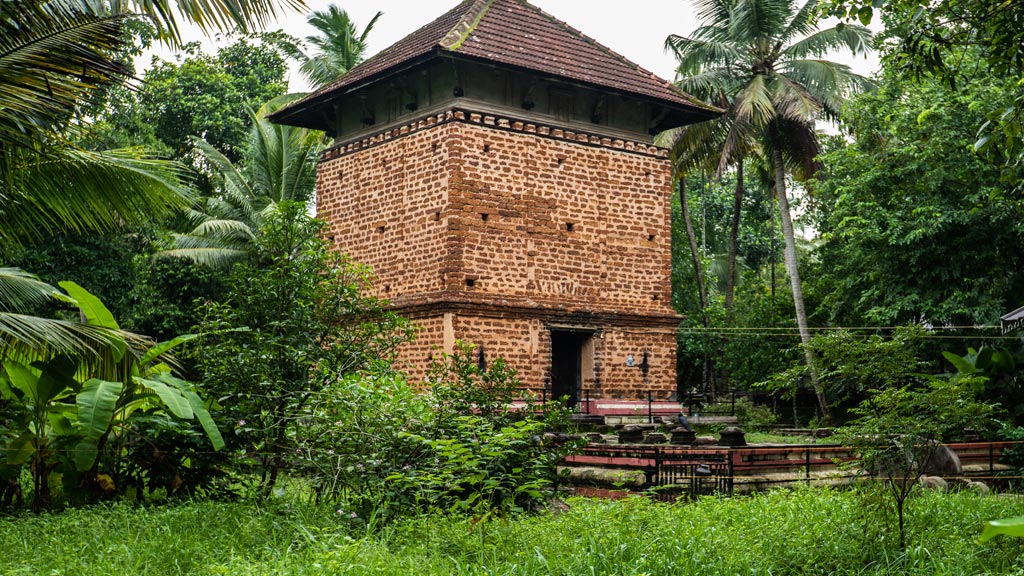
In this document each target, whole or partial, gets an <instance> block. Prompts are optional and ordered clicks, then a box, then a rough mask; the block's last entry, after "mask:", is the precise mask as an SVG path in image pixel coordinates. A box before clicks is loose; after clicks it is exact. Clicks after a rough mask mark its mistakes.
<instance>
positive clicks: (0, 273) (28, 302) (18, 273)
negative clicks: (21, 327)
mask: <svg viewBox="0 0 1024 576" xmlns="http://www.w3.org/2000/svg"><path fill="white" fill-rule="evenodd" d="M56 291H57V289H56V288H54V287H53V286H50V285H49V284H47V283H46V282H43V281H42V280H40V279H39V278H38V277H37V276H35V275H34V274H29V273H28V272H25V271H24V270H21V269H19V268H0V312H14V311H16V310H20V309H24V308H25V307H30V306H42V305H44V304H46V303H48V302H50V301H52V300H53V294H54V292H56Z"/></svg>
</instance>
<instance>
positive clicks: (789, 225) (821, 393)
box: [772, 148, 832, 423]
mask: <svg viewBox="0 0 1024 576" xmlns="http://www.w3.org/2000/svg"><path fill="white" fill-rule="evenodd" d="M772 160H773V162H774V164H775V195H776V197H777V198H778V201H779V224H780V226H781V228H782V237H783V239H784V240H785V243H786V247H785V250H784V251H783V254H784V256H785V261H786V271H787V272H788V273H789V281H790V285H791V286H792V288H793V307H794V308H795V309H796V324H797V327H798V328H799V329H800V343H801V344H803V347H804V356H805V358H806V360H807V370H808V372H809V373H810V375H811V387H812V388H814V394H815V395H816V396H817V397H818V407H819V408H820V409H821V415H822V417H823V418H824V419H825V421H826V422H829V423H831V422H832V412H831V410H830V409H829V406H828V398H826V397H825V390H824V389H823V388H822V387H821V382H820V381H819V380H818V370H817V368H816V363H815V358H814V351H813V350H812V349H811V347H810V343H811V331H810V329H809V328H808V327H807V310H806V309H805V308H804V290H803V285H802V284H801V283H800V272H799V271H798V270H797V263H796V235H795V234H794V233H793V219H792V217H791V216H790V213H789V199H788V198H787V197H786V167H785V165H784V164H783V162H782V152H781V151H780V150H779V149H778V148H775V149H774V150H772Z"/></svg>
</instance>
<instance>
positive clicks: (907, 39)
mask: <svg viewBox="0 0 1024 576" xmlns="http://www.w3.org/2000/svg"><path fill="white" fill-rule="evenodd" d="M824 6H825V8H826V11H827V12H829V13H831V14H833V15H836V16H839V17H844V18H847V19H848V20H853V19H857V20H859V21H861V22H863V23H868V22H870V21H871V20H872V18H873V17H874V15H875V9H880V11H881V13H882V21H883V22H884V23H885V26H886V37H887V39H888V43H889V45H890V47H891V49H890V50H888V52H887V55H886V59H887V60H888V65H889V66H890V67H891V68H893V69H900V70H904V71H909V72H910V73H911V74H913V75H914V76H916V77H918V78H920V77H924V76H934V77H936V78H938V79H940V80H942V81H943V82H945V83H946V84H947V85H949V86H956V85H958V84H960V83H962V82H965V81H970V80H971V79H972V78H974V77H976V75H977V70H976V69H975V67H974V66H973V65H972V64H971V63H970V59H968V60H967V61H966V62H965V60H964V55H965V54H966V53H970V52H976V53H979V54H980V55H981V57H982V58H983V60H984V62H985V65H986V66H987V67H988V68H989V69H990V70H991V71H992V73H993V75H994V76H995V77H997V78H1005V79H1007V81H1008V82H1009V83H1010V84H1011V85H1016V88H1015V89H1014V90H1013V91H1011V92H1009V93H1006V94H1004V97H1003V98H1001V99H999V100H995V101H992V102H990V103H989V105H988V106H986V107H984V108H982V109H981V111H982V112H983V114H984V115H985V117H986V119H985V120H984V122H983V123H980V124H979V125H978V127H977V141H976V142H975V144H974V147H975V148H976V149H977V150H978V151H980V152H982V153H983V155H984V156H985V157H986V158H987V159H988V160H990V161H993V162H994V164H995V165H1001V167H1002V169H1003V175H1004V177H1005V180H1006V181H1007V182H1008V183H1009V184H1010V185H1011V186H1014V187H1017V189H1018V190H1019V187H1020V185H1021V182H1022V177H1024V172H1022V168H1024V84H1021V82H1022V81H1024V20H1022V18H1024V17H1022V16H1021V14H1024V2H1022V1H1021V0H939V1H937V2H927V1H925V0H870V1H869V0H828V1H827V2H825V3H824Z"/></svg>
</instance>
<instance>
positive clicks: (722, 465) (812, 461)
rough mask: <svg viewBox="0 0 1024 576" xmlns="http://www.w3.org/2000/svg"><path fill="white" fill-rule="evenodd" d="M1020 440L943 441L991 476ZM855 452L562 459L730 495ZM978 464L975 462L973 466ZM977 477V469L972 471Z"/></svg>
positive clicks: (805, 473) (652, 449) (670, 451)
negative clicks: (741, 489)
mask: <svg viewBox="0 0 1024 576" xmlns="http://www.w3.org/2000/svg"><path fill="white" fill-rule="evenodd" d="M1013 444H1020V442H972V443H957V444H950V445H949V446H950V447H951V448H952V449H953V450H954V452H956V453H957V454H958V455H959V457H960V459H961V461H962V463H963V464H964V465H968V464H973V465H975V466H976V468H975V469H976V470H979V471H980V472H981V473H982V474H984V473H986V472H987V477H988V478H993V479H997V478H999V477H1000V476H999V473H1000V471H1001V468H1002V467H1001V466H1000V465H999V458H1000V457H1001V456H1002V453H1003V450H1004V449H1006V448H1008V447H1009V446H1010V445H1013ZM854 459H855V458H854V457H853V455H852V454H851V452H850V449H849V448H847V447H844V446H840V445H838V444H794V445H790V446H784V447H778V446H773V447H741V448H707V449H703V448H690V447H682V446H679V447H676V446H671V447H670V446H631V445H589V446H585V447H583V448H582V449H581V450H580V452H579V453H578V454H576V455H573V456H569V457H567V458H566V459H565V461H564V464H565V465H567V466H587V467H596V468H608V469H616V470H636V471H640V472H642V473H643V476H644V482H643V483H642V485H640V486H637V487H636V488H637V489H638V490H640V491H647V492H650V493H652V494H653V495H654V496H655V497H657V498H661V499H675V498H678V497H696V496H700V495H705V494H716V493H718V494H726V495H730V496H731V495H732V494H733V492H734V491H735V490H737V489H740V488H750V487H757V488H763V487H768V486H771V485H782V484H787V485H792V484H795V483H806V484H808V485H810V484H812V483H814V482H816V481H819V480H824V479H826V478H827V476H829V475H830V474H829V473H832V472H834V473H835V474H833V476H835V475H839V476H842V471H841V470H839V468H838V464H840V463H843V462H849V461H852V460H854ZM978 465H981V466H980V467H978ZM972 477H974V478H977V477H978V476H977V475H974V476H972Z"/></svg>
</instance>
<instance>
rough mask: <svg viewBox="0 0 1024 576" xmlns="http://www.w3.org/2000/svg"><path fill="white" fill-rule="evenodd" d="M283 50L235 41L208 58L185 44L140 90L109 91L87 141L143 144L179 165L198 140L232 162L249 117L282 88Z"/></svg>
mask: <svg viewBox="0 0 1024 576" xmlns="http://www.w3.org/2000/svg"><path fill="white" fill-rule="evenodd" d="M282 43H287V40H286V39H285V38H284V37H283V36H282V35H280V34H263V35H259V36H255V37H241V38H239V39H237V40H234V41H233V42H232V43H230V44H228V45H226V46H224V47H222V48H220V49H219V50H217V52H216V54H214V55H209V54H206V53H204V52H203V51H202V49H201V46H200V44H199V43H190V44H186V45H185V46H183V47H182V49H181V52H180V53H179V54H178V56H177V59H176V60H175V61H166V60H159V59H158V60H157V61H155V63H154V65H153V66H152V67H151V68H150V69H148V70H146V71H145V74H144V75H143V76H142V80H143V82H142V84H141V85H140V87H139V88H137V89H135V90H120V91H117V92H115V93H114V99H113V101H112V106H111V107H110V108H109V109H108V110H106V111H105V113H104V114H102V115H100V116H99V117H98V118H97V121H96V122H95V123H94V125H93V126H92V128H91V130H92V132H93V134H94V135H93V136H92V137H93V138H95V139H97V140H98V141H100V142H103V143H105V145H108V146H110V143H111V142H113V143H115V145H120V143H122V142H126V141H127V142H132V143H135V145H140V143H145V145H150V146H154V147H159V148H160V149H162V150H164V151H167V152H170V153H172V154H173V155H174V156H175V157H178V158H184V157H185V156H186V155H187V153H188V152H189V151H190V150H191V148H193V138H194V137H200V138H203V139H204V140H205V141H207V142H209V143H210V145H211V146H213V147H214V148H216V149H217V150H220V151H221V152H223V153H224V154H225V155H226V156H227V157H228V158H229V159H230V160H231V161H232V162H234V161H238V160H239V159H240V158H241V157H242V154H243V153H244V152H245V148H246V147H245V143H246V140H247V136H248V133H249V128H250V126H251V125H252V123H251V119H250V112H252V111H255V110H258V109H259V108H260V107H261V106H262V105H263V102H265V101H267V100H269V99H271V98H273V97H275V96H280V95H282V94H284V93H285V91H286V90H287V88H288V85H287V82H286V81H285V74H286V73H287V72H288V65H287V63H286V60H285V57H284V55H283V52H282V48H280V47H279V46H280V45H281V44H282ZM122 146H123V145H122Z"/></svg>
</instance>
